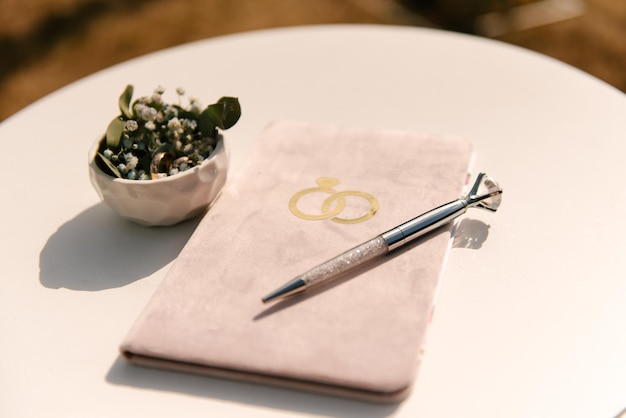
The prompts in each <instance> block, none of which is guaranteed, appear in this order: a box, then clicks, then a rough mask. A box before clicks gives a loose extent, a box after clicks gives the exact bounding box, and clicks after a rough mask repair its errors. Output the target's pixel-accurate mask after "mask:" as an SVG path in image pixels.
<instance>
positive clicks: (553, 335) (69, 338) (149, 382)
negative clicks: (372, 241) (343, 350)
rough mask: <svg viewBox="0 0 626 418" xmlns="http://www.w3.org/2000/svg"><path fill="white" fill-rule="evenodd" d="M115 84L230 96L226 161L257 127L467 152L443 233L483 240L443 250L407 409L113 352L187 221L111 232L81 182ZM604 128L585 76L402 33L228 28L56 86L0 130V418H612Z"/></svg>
mask: <svg viewBox="0 0 626 418" xmlns="http://www.w3.org/2000/svg"><path fill="white" fill-rule="evenodd" d="M203 57H205V58H203ZM215 57H219V59H220V62H221V63H222V65H220V66H214V65H209V64H208V63H210V62H212V60H214V59H215ZM204 61H206V65H203V62H204ZM128 83H133V84H135V86H136V88H137V91H151V89H153V88H154V87H155V86H157V85H163V86H169V88H170V89H174V88H175V87H178V86H182V87H185V88H186V89H187V91H189V92H191V93H193V94H195V95H197V96H200V97H206V98H207V99H206V100H212V97H211V96H213V98H219V97H221V96H223V95H231V96H237V97H239V98H240V100H241V103H242V111H243V115H242V118H241V120H240V121H239V122H238V124H237V126H235V127H234V128H233V129H231V130H229V132H228V141H229V146H230V150H231V157H232V158H231V163H232V164H233V165H234V166H235V168H236V167H238V166H239V165H240V164H241V161H242V160H243V159H244V158H245V155H246V153H247V150H248V149H249V146H250V144H251V143H252V142H253V141H254V139H255V138H256V137H257V136H258V134H259V132H260V131H261V129H262V128H263V126H264V125H265V124H266V123H267V122H269V121H270V120H272V119H278V118H286V119H297V120H306V121H312V122H324V123H337V124H342V125H349V126H357V127H372V128H387V129H397V130H408V131H414V132H435V133H445V134H458V135H464V136H467V137H468V138H470V139H471V140H472V142H473V143H474V145H475V148H476V150H477V152H478V157H477V161H476V164H475V167H476V168H477V170H482V171H485V172H487V173H488V174H490V175H491V176H493V177H494V178H495V179H497V180H498V181H499V182H500V183H501V184H502V186H503V187H504V189H505V195H504V201H503V204H502V206H501V208H500V209H499V211H498V213H497V214H490V213H480V211H473V212H472V213H471V214H469V213H468V215H467V221H465V222H461V224H460V225H459V227H460V228H464V230H465V233H469V234H472V235H473V236H475V237H478V238H481V237H482V238H485V237H486V239H484V242H482V241H483V240H482V239H478V240H474V241H470V242H466V241H462V240H457V241H456V242H455V248H453V250H452V252H451V254H450V257H449V263H448V266H447V270H446V274H445V279H444V282H443V286H442V288H441V290H440V296H439V304H438V308H437V312H436V314H435V317H434V321H433V324H432V328H431V333H430V335H429V345H428V347H427V351H426V353H425V357H424V361H423V364H422V368H421V370H420V374H419V376H418V380H417V383H416V387H415V390H414V392H413V394H412V395H411V397H410V398H409V399H408V400H406V401H405V402H403V403H401V404H399V405H392V406H379V405H369V404H363V403H359V402H351V401H345V400H340V399H333V398H326V397H319V396H314V395H308V394H302V393H298V392H290V391H284V390H278V389H272V388H267V387H262V386H255V385H247V384H241V383H236V382H229V381H222V380H217V379H208V378H201V377H195V376H187V375H182V374H172V373H166V372H161V371H155V370H144V369H138V368H132V367H130V366H127V365H126V364H125V363H124V362H123V361H121V360H119V358H118V354H117V345H118V343H119V342H120V340H121V339H122V337H123V335H124V334H125V333H126V331H127V330H128V328H129V326H130V324H131V322H132V321H133V320H134V319H135V317H136V316H137V314H138V313H139V311H140V310H141V309H142V307H143V306H144V304H145V302H146V301H147V299H148V298H149V297H150V295H151V293H152V291H153V290H154V289H155V287H156V286H157V285H158V283H159V281H160V280H161V279H162V277H163V275H164V274H165V272H166V271H167V268H168V266H169V263H170V262H171V261H172V260H173V259H174V258H175V257H176V254H177V253H178V251H180V249H181V248H182V246H183V245H184V242H185V241H186V240H187V238H188V237H189V235H190V234H191V232H192V229H193V227H194V222H193V221H192V222H187V223H183V224H181V225H179V226H176V227H173V228H166V229H150V228H142V227H140V226H136V225H133V224H131V223H128V222H124V221H122V220H120V219H119V218H118V217H117V216H116V215H114V214H113V213H112V212H111V211H110V210H109V209H107V208H106V207H104V205H103V204H101V203H99V199H98V196H97V195H96V193H95V192H94V191H93V189H92V188H91V186H90V184H89V179H88V175H87V170H86V168H85V164H84V155H85V152H86V151H87V150H88V148H89V146H90V145H91V144H90V142H91V141H90V140H88V141H87V142H85V138H95V137H96V136H97V135H98V134H99V132H102V130H103V128H104V127H105V126H106V123H107V122H108V120H109V119H110V115H111V114H114V113H115V111H116V108H115V103H116V100H117V93H116V92H118V91H119V90H120V88H121V87H123V86H124V85H126V84H128ZM625 135H626V97H625V96H624V94H622V93H620V92H619V91H617V90H615V89H613V88H611V87H609V86H607V85H606V84H604V83H602V82H600V81H598V80H596V79H593V78H592V77H590V76H588V75H586V74H583V73H581V72H579V71H577V70H575V69H572V68H570V67H568V66H566V65H564V64H561V63H559V62H556V61H554V60H551V59H548V58H545V57H542V56H538V55H536V54H534V53H531V52H527V51H524V50H520V49H517V48H514V47H511V46H507V45H504V44H501V43H496V42H492V41H487V40H483V39H478V38H473V37H468V36H462V35H457V34H451V33H443V32H437V31H431V30H419V29H411V28H394V27H376V26H362V27H350V26H331V27H304V28H295V29H284V30H276V31H267V32H258V33H250V34H241V35H235V36H230V37H224V38H218V39H213V40H208V41H204V42H198V43H193V44H189V45H185V46H181V47H178V48H174V49H170V50H166V51H162V52H159V53H156V54H152V55H148V56H146V57H143V58H140V59H137V60H134V61H130V62H127V63H125V64H122V65H119V66H116V67H113V68H110V69H108V70H106V71H103V72H101V73H98V74H95V75H93V76H91V77H88V78H86V79H84V80H81V81H79V82H77V83H74V84H72V85H70V86H68V87H66V88H64V89H61V90H59V91H57V92H56V93H54V94H52V95H50V96H48V97H46V98H44V99H43V100H40V101H39V102H37V103H35V104H33V105H32V106H30V107H28V108H27V109H25V110H24V111H22V112H20V113H19V114H17V115H15V116H14V117H12V118H10V119H9V120H7V121H5V122H4V123H2V124H1V125H0V141H1V143H2V145H3V148H4V150H5V152H16V151H18V152H19V151H21V152H23V153H24V155H25V158H5V159H3V164H4V170H3V171H4V173H5V174H6V175H10V180H8V181H5V182H4V184H3V198H2V199H3V200H2V202H3V204H2V209H1V210H2V236H1V238H0V243H1V246H0V253H1V254H2V279H1V283H2V290H1V291H0V306H1V307H2V308H1V310H0V333H1V334H2V341H3V343H2V356H0V371H1V373H0V387H1V389H2V390H1V391H0V412H1V413H0V415H2V416H3V417H16V416H64V417H74V416H76V417H78V416H80V417H84V416H90V417H111V416H137V417H139V416H141V417H143V416H152V417H158V416H186V417H194V416H198V417H200V416H202V417H205V416H215V417H220V416H237V417H246V416H249V417H253V416H254V417H286V416H335V417H339V416H341V417H385V416H397V417H452V416H459V417H481V418H487V417H498V418H500V417H503V416H506V417H516V418H518V417H556V416H559V417H560V416H567V417H591V416H593V417H614V416H616V415H617V414H618V413H619V412H620V411H622V410H623V409H624V408H626V356H625V355H624V353H626V326H625V325H624V318H626V268H625V267H624V262H623V257H624V254H625V253H626V251H625V250H626V244H624V236H625V235H626V217H624V216H622V212H623V208H624V207H625V206H626V197H625V195H624V193H622V190H623V174H622V172H623V166H624V162H623V159H624V155H626V141H624V136H625ZM30 144H35V145H36V147H37V153H35V152H33V149H34V147H33V146H31V145H30ZM25 161H28V162H29V163H30V165H28V166H27V167H25V165H24V163H25ZM33 166H37V167H41V168H40V169H39V170H36V171H35V170H32V169H31V167H33ZM455 197H456V196H453V197H452V198H455ZM260 203H262V202H260ZM476 247H480V248H478V249H477V248H476ZM133 260H138V261H137V262H134V261H133ZM181 414H182V415H181Z"/></svg>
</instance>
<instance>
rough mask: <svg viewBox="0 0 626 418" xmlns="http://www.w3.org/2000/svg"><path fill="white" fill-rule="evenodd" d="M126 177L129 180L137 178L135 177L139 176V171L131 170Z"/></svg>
mask: <svg viewBox="0 0 626 418" xmlns="http://www.w3.org/2000/svg"><path fill="white" fill-rule="evenodd" d="M126 178H127V179H128V180H135V179H136V178H137V171H135V170H130V171H129V172H128V174H127V175H126Z"/></svg>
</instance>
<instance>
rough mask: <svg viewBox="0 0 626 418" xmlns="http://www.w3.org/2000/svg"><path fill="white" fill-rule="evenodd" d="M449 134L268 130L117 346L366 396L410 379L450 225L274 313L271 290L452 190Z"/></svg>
mask: <svg viewBox="0 0 626 418" xmlns="http://www.w3.org/2000/svg"><path fill="white" fill-rule="evenodd" d="M471 155H472V150H471V146H470V144H469V143H468V142H467V141H466V140H464V139H462V138H456V137H443V136H432V135H418V134H411V133H402V132H392V131H374V130H361V129H347V128H340V127H336V126H327V125H313V124H307V123H295V122H275V123H272V124H270V125H269V126H268V127H267V128H266V129H265V130H264V131H263V132H262V134H261V137H260V138H259V139H258V141H257V142H256V144H255V148H254V149H253V151H252V153H251V155H250V157H249V159H248V161H247V163H246V164H245V165H244V167H243V168H242V170H240V172H239V173H238V175H237V176H235V177H233V178H232V179H231V180H229V183H228V184H227V186H226V188H225V189H224V191H223V192H222V195H221V197H220V198H219V200H218V201H217V202H216V203H215V204H214V205H213V207H212V208H211V209H210V210H209V212H208V213H207V214H206V215H205V217H204V218H203V219H202V221H201V222H200V224H199V226H198V228H197V230H196V231H195V232H194V234H193V236H192V237H191V239H190V240H189V242H188V243H187V245H186V246H185V248H184V249H183V250H182V252H181V254H180V255H179V257H178V258H177V259H176V261H175V262H174V263H173V265H172V267H171V269H170V271H169V272H168V274H167V276H166V278H165V279H164V281H163V283H162V284H161V285H160V286H159V288H158V289H157V291H156V293H155V294H154V296H153V297H152V299H151V300H150V302H149V303H148V305H147V306H146V307H145V309H144V311H143V313H142V314H141V315H140V317H139V318H138V319H137V321H136V323H135V324H134V326H133V327H132V329H131V330H130V332H129V333H128V335H127V337H126V338H125V340H124V341H123V343H122V345H121V351H122V353H123V355H124V357H125V358H127V359H128V360H129V361H130V362H132V363H134V364H138V365H144V366H152V367H159V368H165V369H173V370H179V371H183V372H190V373H199V374H206V375H211V376H218V377H227V378H235V379H241V380H246V381H252V382H258V383H263V384H271V385H278V386H284V387H288V388H296V389H302V390H308V391H314V392H318V393H326V394H333V395H338V396H346V397H352V398H358V399H365V400H371V401H382V402H385V401H386V402H392V401H398V400H400V399H402V398H403V397H404V396H406V394H407V393H408V391H409V390H410V387H411V384H412V382H413V380H414V378H415V376H416V373H417V370H418V367H419V363H420V359H421V353H422V348H423V345H424V337H425V334H426V329H427V326H428V324H429V322H430V317H431V312H432V308H433V304H434V298H435V293H436V289H437V287H438V283H439V278H440V275H441V271H442V267H443V264H444V260H445V258H446V253H447V251H448V250H449V246H450V242H451V240H450V230H451V227H450V226H448V227H444V228H443V229H441V230H438V231H437V232H436V233H434V234H432V235H430V236H428V237H427V238H426V239H422V240H420V242H419V243H418V245H412V246H411V247H410V248H408V249H403V250H400V251H398V252H395V253H392V254H391V255H389V256H386V257H384V262H381V261H378V262H374V263H372V264H370V265H368V266H366V267H365V268H362V269H359V270H358V271H356V272H355V273H353V274H350V275H348V276H346V277H343V278H341V279H340V280H336V281H334V282H333V283H332V284H331V285H330V286H324V287H320V288H319V289H313V290H311V291H307V292H304V293H302V294H301V295H297V296H294V297H292V298H290V299H286V300H284V301H280V302H278V303H275V304H270V305H266V304H263V303H262V302H261V298H262V297H263V296H265V295H266V294H267V293H269V292H270V291H272V290H274V289H275V288H276V287H278V286H280V285H282V284H283V283H284V282H286V281H288V280H290V279H292V278H293V277H295V276H297V275H298V274H300V273H303V272H304V271H306V270H308V269H309V268H311V267H313V266H315V265H317V264H319V263H321V262H323V261H326V260H327V259H329V258H331V257H334V256H335V255H337V254H339V253H341V252H343V251H345V250H347V249H349V248H352V247H354V246H355V245H357V244H360V243H362V242H364V241H366V240H368V239H370V238H373V237H374V236H376V235H378V234H380V233H382V232H384V231H386V230H388V229H390V228H392V227H394V226H396V225H398V224H400V223H402V222H404V221H407V220H409V219H411V218H413V217H415V216H417V215H419V214H421V213H423V212H425V211H427V210H429V209H432V208H433V207H435V206H438V205H440V204H443V203H446V202H448V201H450V200H454V199H456V198H458V197H459V196H460V195H461V192H462V189H463V185H464V181H465V179H466V174H467V170H468V167H469V163H470V159H471Z"/></svg>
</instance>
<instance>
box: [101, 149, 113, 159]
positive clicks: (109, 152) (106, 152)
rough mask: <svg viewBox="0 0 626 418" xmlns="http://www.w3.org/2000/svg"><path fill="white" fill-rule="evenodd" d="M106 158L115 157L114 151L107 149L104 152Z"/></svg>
mask: <svg viewBox="0 0 626 418" xmlns="http://www.w3.org/2000/svg"><path fill="white" fill-rule="evenodd" d="M103 154H104V156H105V157H107V159H109V160H110V159H111V157H112V156H113V151H111V150H110V149H108V148H107V149H105V150H104V152H103Z"/></svg>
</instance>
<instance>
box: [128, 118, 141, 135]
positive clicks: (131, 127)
mask: <svg viewBox="0 0 626 418" xmlns="http://www.w3.org/2000/svg"><path fill="white" fill-rule="evenodd" d="M126 129H128V130H129V131H130V132H134V131H136V130H137V129H139V124H138V123H137V121H136V120H133V119H130V120H127V121H126Z"/></svg>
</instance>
